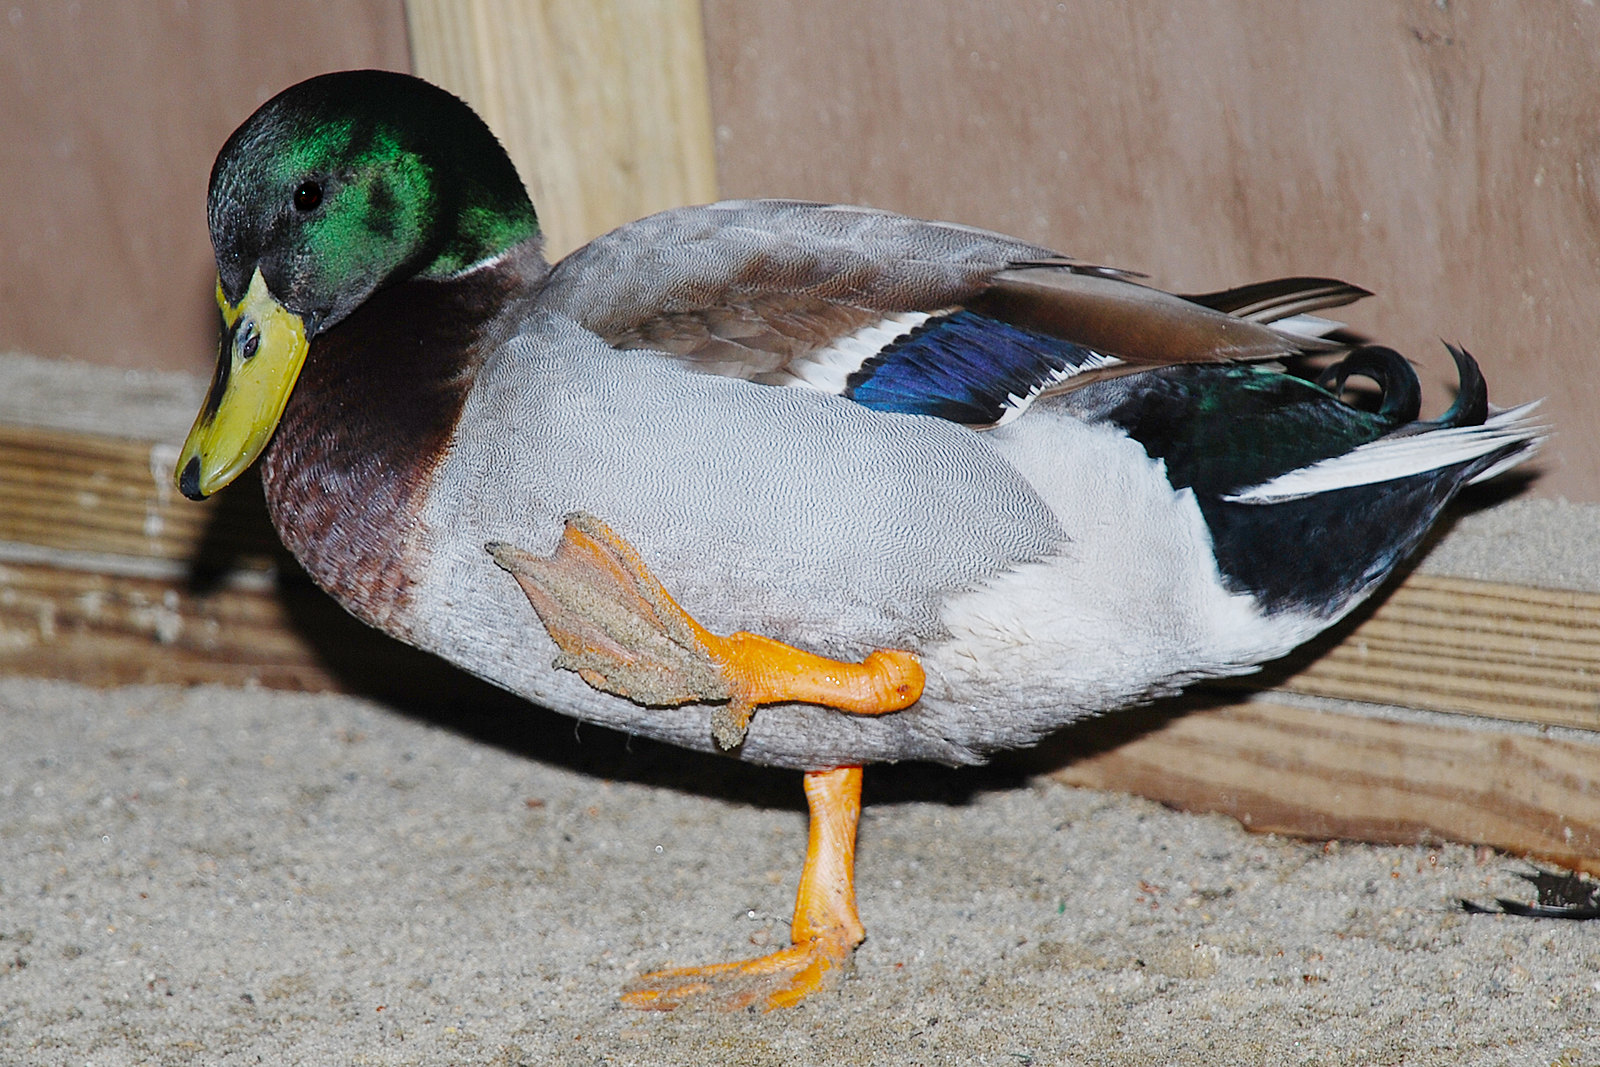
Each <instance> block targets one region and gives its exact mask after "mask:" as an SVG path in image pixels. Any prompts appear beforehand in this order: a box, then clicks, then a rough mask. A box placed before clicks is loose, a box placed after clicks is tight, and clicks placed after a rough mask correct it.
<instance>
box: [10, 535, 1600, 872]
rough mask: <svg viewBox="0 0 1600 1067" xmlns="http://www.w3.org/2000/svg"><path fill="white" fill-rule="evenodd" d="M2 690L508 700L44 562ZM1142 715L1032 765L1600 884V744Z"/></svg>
mask: <svg viewBox="0 0 1600 1067" xmlns="http://www.w3.org/2000/svg"><path fill="white" fill-rule="evenodd" d="M0 673H6V674H19V675H33V676H43V677H58V678H70V679H73V680H75V681H79V682H82V683H85V684H90V685H127V684H138V683H155V682H165V683H176V684H199V683H221V684H226V685H248V684H259V685H267V686H271V687H273V688H281V689H309V690H337V691H353V692H360V693H364V694H367V695H372V696H383V697H386V698H388V699H391V700H398V701H401V702H402V703H403V702H405V701H408V700H409V701H431V702H433V706H435V707H439V706H445V703H446V702H454V703H457V704H459V703H460V702H461V701H462V700H464V699H465V700H467V701H468V702H472V703H483V702H485V701H489V702H493V701H494V700H496V699H497V696H496V694H494V693H492V692H489V691H487V690H486V689H485V687H483V686H482V685H481V683H477V682H475V681H473V680H472V679H469V678H466V677H465V676H463V675H460V674H459V673H457V672H455V671H453V670H451V669H450V668H448V667H447V666H445V665H444V664H443V663H441V662H440V661H438V660H436V659H434V658H432V657H429V656H424V655H422V654H420V653H416V652H414V651H412V650H410V649H407V648H405V647H403V646H401V645H400V644H399V643H398V642H394V641H391V640H389V639H387V638H385V637H383V636H381V635H379V634H377V633H376V632H374V631H371V630H368V629H366V628H365V627H363V626H361V625H360V624H359V623H357V622H355V620H353V619H351V618H350V617H349V616H347V615H345V614H344V613H343V612H341V611H340V610H339V609H338V608H337V607H335V606H334V605H333V604H332V602H331V601H329V600H328V599H327V598H326V597H323V596H322V595H321V594H320V593H317V592H316V591H315V590H314V589H312V588H310V587H309V586H308V585H305V584H295V583H290V584H288V585H285V586H282V587H277V586H273V585H270V584H268V583H265V582H263V581H261V580H259V579H258V580H256V581H255V582H253V583H250V584H248V585H246V586H243V587H241V586H239V585H225V586H222V587H217V588H211V589H204V590H197V589H194V588H190V587H188V586H186V585H184V584H182V583H178V584H175V583H174V582H172V581H169V580H163V579H153V578H133V577H125V576H115V575H106V574H97V573H93V572H90V571H76V570H63V569H60V568H56V567H51V566H40V565H19V564H3V565H0ZM500 699H506V698H500ZM508 707H509V705H508ZM1150 714H1151V713H1140V712H1130V713H1127V714H1123V715H1117V716H1110V717H1107V718H1106V719H1103V720H1097V721H1096V722H1094V723H1091V724H1086V725H1085V726H1084V727H1080V728H1079V729H1076V730H1072V731H1068V732H1067V733H1066V734H1065V735H1063V736H1060V737H1057V738H1055V739H1053V740H1052V742H1050V743H1049V744H1048V745H1047V746H1046V752H1044V753H1043V754H1042V755H1040V756H1035V757H1033V758H1034V759H1046V760H1054V761H1055V762H1054V763H1053V764H1051V765H1053V766H1059V761H1060V757H1061V753H1063V752H1066V753H1071V754H1074V755H1075V754H1077V753H1080V752H1083V751H1089V752H1091V753H1092V754H1091V755H1088V756H1084V757H1082V758H1078V759H1076V760H1075V761H1074V762H1071V763H1070V764H1068V765H1067V766H1065V767H1064V768H1062V769H1059V770H1056V771H1055V774H1056V776H1057V777H1059V778H1060V779H1061V780H1062V781H1065V782H1068V783H1070V784H1074V785H1082V786H1089V787H1093V788H1101V789H1118V790H1123V791H1128V792H1134V793H1138V794H1141V795H1144V796H1147V797H1151V798H1153V799H1155V800H1159V801H1162V802H1164V803H1168V804H1172V805H1174V806H1176V807H1180V808H1185V809H1188V810H1195V811H1218V812H1223V813H1226V814H1228V815H1232V816H1234V817H1235V818H1237V819H1239V820H1240V821H1241V822H1242V823H1244V825H1246V826H1247V827H1250V828H1251V829H1254V830H1260V831H1273V832H1279V833H1290V834H1298V835H1301V836H1306V837H1315V838H1353V839H1358V840H1366V841H1382V842H1405V843H1410V842H1419V841H1432V840H1454V841H1466V842H1472V843H1480V844H1489V845H1493V846H1495V847H1497V848H1502V849H1505V850H1507V851H1510V852H1514V853H1519V854H1529V855H1534V856H1539V857H1543V858H1545V859H1548V860H1551V861H1553V862H1558V863H1562V864H1565V865H1567V866H1572V867H1577V868H1581V869H1585V870H1589V871H1591V872H1595V873H1600V740H1597V742H1595V743H1579V742H1577V741H1574V740H1570V739H1556V738H1551V737H1547V736H1539V735H1536V734H1533V733H1524V732H1508V731H1506V730H1504V729H1496V728H1493V727H1492V726H1491V727H1490V728H1479V729H1473V728H1467V727H1466V726H1465V725H1464V726H1463V727H1461V728H1456V727H1447V726H1439V725H1424V724H1417V723H1411V722H1401V721H1391V720H1388V719H1384V718H1376V717H1362V716H1354V715H1349V714H1341V713H1335V712H1329V711H1320V710H1311V709H1306V708H1297V707H1286V706H1282V705H1278V704H1273V703H1269V702H1251V703H1246V704H1233V705H1227V706H1223V707H1212V708H1203V709H1200V710H1195V711H1191V712H1189V713H1188V714H1184V715H1177V716H1175V717H1169V718H1168V719H1167V720H1166V721H1165V722H1164V723H1162V724H1161V725H1159V726H1158V727H1157V728H1155V729H1152V730H1149V731H1148V732H1143V733H1139V732H1138V731H1139V730H1141V729H1142V728H1143V727H1144V726H1145V725H1147V724H1148V720H1149V715H1150ZM1155 714H1166V715H1168V716H1172V714H1173V713H1172V712H1171V711H1170V710H1168V711H1166V712H1157V713H1155ZM1463 722H1464V724H1465V720H1463ZM1480 723H1481V720H1480ZM1108 735H1109V736H1108ZM1130 735H1131V736H1130ZM1112 746H1114V747H1112ZM1097 749H1098V751H1096V750H1097Z"/></svg>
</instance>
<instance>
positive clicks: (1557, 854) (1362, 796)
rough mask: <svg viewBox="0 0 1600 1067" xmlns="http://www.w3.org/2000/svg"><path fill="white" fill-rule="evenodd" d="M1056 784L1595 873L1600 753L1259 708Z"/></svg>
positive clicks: (1201, 724) (1120, 749) (1282, 827)
mask: <svg viewBox="0 0 1600 1067" xmlns="http://www.w3.org/2000/svg"><path fill="white" fill-rule="evenodd" d="M1060 747H1066V746H1065V745H1059V746H1058V748H1060ZM1056 777H1058V778H1059V779H1060V780H1061V781H1064V782H1067V783H1070V784H1072V785H1081V786H1088V787H1091V788H1096V789H1119V790H1125V791H1129V792H1133V793H1138V794H1140V795H1143V796H1147V797H1150V798H1152V799H1154V800H1159V801H1161V802H1163V803H1166V804H1171V805H1172V806H1174V807H1178V808H1182V809H1185V810H1190V811H1218V812H1223V813H1225V814H1228V815H1232V816H1233V817H1234V818H1236V819H1238V820H1239V821H1240V822H1242V823H1243V824H1244V825H1245V826H1247V827H1249V828H1250V829H1252V830H1259V831H1264V832H1265V831H1271V832H1275V833H1287V834H1295V835H1298V836H1302V837H1313V838H1352V839H1356V840H1361V841H1377V842H1389V843H1407V844H1409V843H1416V842H1426V841H1437V840H1450V841H1465V842H1470V843H1477V844H1487V845H1492V846H1494V847H1496V848H1501V849H1505V850H1506V851H1508V852H1513V853H1518V854H1526V855H1532V856H1538V857H1542V858H1544V859H1548V860H1550V861H1552V862H1555V863H1560V864H1562V865H1563V866H1568V867H1573V868H1578V869H1582V870H1586V871H1589V872H1591V873H1600V744H1589V743H1579V742H1576V741H1571V740H1558V739H1555V738H1551V737H1544V736H1536V735H1533V734H1522V733H1507V732H1503V731H1496V730H1488V729H1485V730H1466V729H1454V728H1445V727H1441V726H1432V725H1424V724H1419V723H1412V722H1402V721H1394V720H1387V719H1382V718H1367V717H1362V716H1355V715H1345V714H1338V713H1333V712H1326V711H1318V710H1311V709H1306V708H1298V707H1288V706H1285V705H1281V704H1273V703H1270V702H1266V701H1262V702H1251V703H1247V704H1232V705H1227V706H1223V707H1216V708H1210V709H1202V710H1196V711H1192V712H1190V713H1189V714H1186V715H1181V716H1178V717H1176V718H1172V719H1170V720H1168V721H1167V722H1165V723H1164V724H1163V725H1162V726H1160V727H1159V728H1158V729H1155V730H1152V731H1151V732H1149V733H1146V734H1142V735H1140V736H1137V737H1134V738H1133V739H1131V740H1126V741H1124V742H1123V743H1121V744H1118V745H1117V746H1116V747H1114V748H1108V749H1105V750H1102V751H1099V752H1097V753H1095V754H1094V755H1091V756H1088V757H1085V758H1083V759H1080V760H1078V761H1076V762H1074V763H1072V764H1070V765H1069V766H1067V767H1065V768H1063V769H1061V770H1059V771H1057V772H1056Z"/></svg>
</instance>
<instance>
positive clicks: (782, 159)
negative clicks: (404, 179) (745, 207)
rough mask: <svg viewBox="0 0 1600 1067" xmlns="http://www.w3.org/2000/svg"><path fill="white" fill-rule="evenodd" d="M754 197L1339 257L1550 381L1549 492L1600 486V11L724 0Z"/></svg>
mask: <svg viewBox="0 0 1600 1067" xmlns="http://www.w3.org/2000/svg"><path fill="white" fill-rule="evenodd" d="M705 11H706V14H705V26H706V35H707V49H708V54H709V57H710V59H709V68H710V71H711V93H712V101H713V109H714V112H713V113H714V116H715V120H716V128H717V150H718V168H719V180H720V185H721V189H722V192H723V194H724V195H726V196H758V195H759V196H798V197H804V198H810V199H819V200H831V201H848V202H857V203H867V204H873V205H876V206H880V207H886V208H892V209H895V210H900V211H906V212H909V213H912V214H916V215H924V216H931V217H935V218H950V219H956V220H959V221H963V222H968V223H973V224H976V225H979V226H985V227H989V228H992V229H998V230H1002V231H1005V232H1008V233H1014V234H1017V235H1020V236H1022V237H1026V238H1028V239H1030V240H1036V241H1040V242H1042V243H1045V244H1048V245H1051V246H1054V247H1058V248H1060V249H1062V250H1063V251H1066V252H1069V253H1072V254H1074V255H1078V256H1081V257H1083V258H1086V259H1089V260H1092V261H1098V262H1106V263H1111V264H1113V265H1117V266H1122V267H1128V268H1133V269H1138V270H1144V271H1148V272H1150V273H1151V274H1152V275H1153V276H1154V279H1155V281H1156V282H1157V283H1158V284H1162V285H1164V286H1168V287H1172V288H1176V289H1179V290H1201V289H1213V288H1219V287H1222V286H1227V285H1235V284H1240V283H1244V282H1249V281H1255V280H1258V279H1261V278H1267V277H1272V276H1276V275H1286V274H1324V275H1333V276H1336V277H1342V278H1345V279H1347V280H1349V281H1351V282H1354V283H1356V284H1359V285H1362V286H1365V287H1367V288H1370V289H1372V290H1374V291H1375V292H1376V293H1377V294H1378V297H1377V298H1376V299H1374V300H1369V301H1366V302H1364V303H1363V304H1361V305H1358V306H1357V307H1355V308H1353V309H1351V310H1350V311H1349V312H1348V314H1347V316H1346V317H1347V318H1348V320H1349V321H1350V322H1351V323H1352V325H1354V326H1356V327H1357V328H1359V329H1361V330H1362V331H1364V332H1367V333H1369V334H1371V335H1372V336H1374V337H1376V338H1379V339H1382V340H1384V341H1385V342H1386V343H1389V344H1393V345H1395V346H1396V347H1398V348H1399V349H1400V350H1401V351H1403V352H1405V353H1406V354H1407V355H1409V356H1411V357H1412V358H1413V359H1416V360H1418V361H1419V363H1420V370H1421V373H1422V375H1423V378H1424V383H1425V385H1426V387H1427V389H1428V399H1429V403H1430V405H1431V406H1432V408H1433V409H1434V410H1437V409H1438V408H1439V407H1440V406H1442V405H1443V404H1444V403H1445V402H1446V401H1447V400H1448V398H1449V394H1450V390H1451V388H1452V387H1453V385H1454V378H1453V374H1452V371H1451V368H1450V364H1449V361H1448V359H1447V358H1446V357H1445V354H1444V352H1443V349H1442V348H1441V346H1440V345H1439V343H1438V338H1439V337H1441V336H1442V337H1445V338H1448V339H1450V340H1453V341H1456V342H1459V343H1462V344H1464V345H1466V346H1467V347H1468V348H1469V349H1471V350H1472V352H1473V353H1474V354H1475V355H1476V356H1477V357H1478V358H1479V359H1480V360H1481V361H1482V363H1483V365H1484V369H1485V372H1486V375H1487V377H1488V380H1489V384H1490V394H1491V396H1492V397H1493V398H1494V399H1496V400H1497V401H1498V402H1500V403H1503V404H1509V403H1512V402H1520V401H1523V400H1530V399H1534V398H1536V397H1540V396H1547V397H1549V398H1550V399H1549V401H1548V405H1547V407H1546V413H1547V415H1548V417H1549V419H1550V420H1551V422H1552V423H1553V425H1554V426H1555V427H1556V428H1557V431H1558V433H1557V436H1556V437H1555V438H1554V439H1553V440H1552V441H1551V442H1550V444H1549V446H1548V449H1547V451H1546V453H1545V456H1544V459H1543V460H1542V465H1543V469H1544V472H1545V475H1544V477H1543V478H1542V479H1541V481H1540V482H1539V483H1538V484H1537V486H1536V487H1535V491H1536V492H1538V493H1541V494H1547V495H1564V496H1566V497H1568V498H1570V499H1573V500H1588V501H1600V435H1596V434H1593V433H1588V432H1586V428H1588V427H1591V426H1594V425H1596V424H1597V423H1600V389H1596V388H1592V387H1589V385H1588V383H1589V382H1590V381H1591V379H1592V377H1593V370H1592V363H1593V359H1592V356H1591V353H1592V352H1593V349H1594V338H1595V337H1596V336H1597V335H1600V301H1597V300H1595V299H1594V297H1593V294H1594V293H1595V292H1597V291H1600V184H1597V179H1596V173H1597V167H1600V126H1597V124H1596V123H1595V121H1594V117H1595V115H1596V114H1600V80H1597V79H1596V78H1595V77H1594V70H1595V56H1596V55H1600V8H1596V7H1594V6H1591V5H1578V4H1569V3H1565V2H1561V0H1529V2H1526V3H1508V2H1494V3H1474V4H1465V3H1452V4H1448V5H1446V4H1440V3H1435V2H1434V0H1402V2H1398V3H1396V2H1391V0H1351V2H1348V3H1339V4H1298V5H1288V6H1283V5H1280V6H1277V7H1274V8H1272V10H1271V14H1270V17H1264V8H1263V7H1262V6H1261V5H1260V4H1255V3H1249V2H1247V0H1178V2H1175V3H1167V4H1150V5H1126V4H1123V5H1112V4H1087V3H1081V2H1073V3H1066V4H1062V3H1057V2H1055V0H1016V2H1013V3H1007V4H1002V5H995V4H990V3H987V2H985V0H941V2H939V3H937V4H922V5H917V6H916V8H915V17H908V9H907V8H906V6H905V5H903V4H900V3H896V2H894V0H816V2H813V3H807V4H770V3H764V2H762V0H706V5H705Z"/></svg>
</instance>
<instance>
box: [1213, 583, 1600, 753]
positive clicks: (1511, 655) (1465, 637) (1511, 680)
mask: <svg viewBox="0 0 1600 1067" xmlns="http://www.w3.org/2000/svg"><path fill="white" fill-rule="evenodd" d="M1313 651H1314V652H1317V653H1319V654H1318V655H1316V656H1315V658H1310V659H1309V660H1307V658H1306V657H1305V656H1304V655H1302V656H1299V657H1297V658H1296V659H1295V660H1294V661H1293V662H1294V664H1295V665H1296V667H1297V668H1298V669H1297V670H1296V671H1295V672H1294V673H1292V674H1289V675H1287V676H1286V677H1284V678H1283V679H1282V680H1281V681H1279V682H1278V683H1277V685H1278V687H1279V688H1282V689H1285V690H1288V691H1290V692H1294V693H1302V694H1305V695H1307V696H1318V697H1331V698H1335V699H1340V700H1359V701H1363V702H1366V703H1371V704H1391V705H1397V706H1401V707H1410V708H1422V709H1425V710H1428V711H1444V712H1459V713H1464V714H1469V715H1478V716H1485V717H1488V718H1495V719H1510V720H1515V721H1519V722H1533V723H1539V724H1541V725H1546V726H1569V727H1574V728H1577V729H1583V730H1600V594H1596V593H1582V592H1575V591H1571V590H1562V589H1534V588H1530V587H1527V586H1517V585H1504V584H1499V583H1494V582H1479V581H1472V580H1469V579H1464V578H1447V577H1441V576H1438V575H1427V574H1413V575H1410V576H1409V577H1408V578H1407V579H1406V580H1405V581H1404V582H1403V583H1401V584H1400V585H1399V586H1398V587H1397V588H1396V589H1395V590H1394V591H1393V593H1392V594H1390V595H1389V596H1388V598H1387V599H1385V600H1384V601H1383V602H1382V603H1381V604H1380V605H1378V607H1377V609H1376V610H1375V611H1373V612H1372V614H1371V615H1370V616H1369V617H1368V618H1366V619H1365V620H1364V621H1362V623H1361V624H1360V625H1359V626H1357V627H1355V628H1354V629H1353V630H1351V631H1350V632H1349V634H1348V635H1346V636H1345V637H1344V638H1343V640H1341V641H1340V642H1339V643H1338V644H1336V645H1333V646H1332V647H1331V648H1327V649H1326V650H1325V651H1324V650H1323V649H1322V648H1320V647H1318V648H1315V649H1314V650H1313ZM1238 684H1245V683H1244V682H1240V683H1238Z"/></svg>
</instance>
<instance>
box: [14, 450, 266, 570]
mask: <svg viewBox="0 0 1600 1067" xmlns="http://www.w3.org/2000/svg"><path fill="white" fill-rule="evenodd" d="M176 461H177V449H176V446H175V445H171V444H150V443H147V442H141V441H129V440H124V439H121V438H115V437H99V436H96V435H93V434H80V433H68V432H65V431H61V430H41V429H35V428H33V427H22V426H5V425H0V542H13V543H16V544H24V545H34V546H38V547H40V548H46V549H50V550H54V551H61V552H84V553H104V554H109V555H118V556H130V557H139V558H144V559H157V560H166V561H170V562H173V563H184V564H189V563H194V562H199V563H200V564H202V565H211V564H213V563H215V564H216V565H219V566H223V565H225V566H227V567H232V568H237V567H246V568H250V569H257V570H259V569H265V568H266V567H267V566H268V565H269V562H270V561H271V560H272V559H273V558H274V557H278V556H281V555H282V550H281V549H280V548H279V547H278V540H277V535H276V534H275V533H274V532H273V530H272V527H271V525H270V524H269V523H268V522H267V519H266V514H265V511H264V509H263V506H262V504H261V501H260V497H261V492H260V483H259V481H257V480H256V478H255V476H253V475H252V476H250V477H248V478H246V479H244V480H243V484H242V485H241V486H240V489H239V491H238V492H230V493H227V494H224V495H222V496H219V497H215V498H213V499H211V500H207V501H204V502H203V503H198V504H197V503H194V502H192V501H189V500H185V499H184V498H183V497H182V496H180V495H179V494H178V491H177V488H176V487H175V486H174V485H173V481H172V467H173V464H174V463H175V462H176ZM252 483H254V486H253V491H252Z"/></svg>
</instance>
